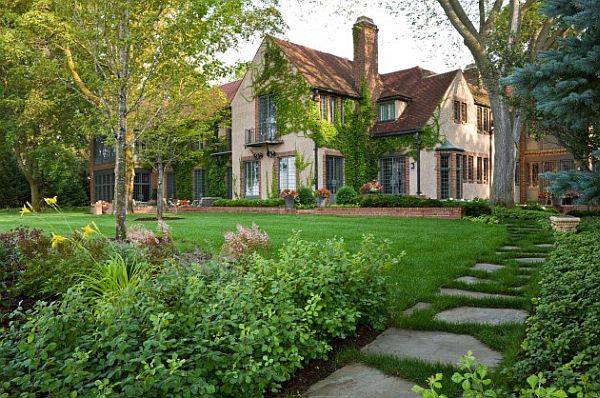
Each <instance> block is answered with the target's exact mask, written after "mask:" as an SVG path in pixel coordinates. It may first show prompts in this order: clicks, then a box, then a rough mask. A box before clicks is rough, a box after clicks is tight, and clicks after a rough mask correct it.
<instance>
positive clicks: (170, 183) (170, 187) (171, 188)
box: [167, 172, 177, 198]
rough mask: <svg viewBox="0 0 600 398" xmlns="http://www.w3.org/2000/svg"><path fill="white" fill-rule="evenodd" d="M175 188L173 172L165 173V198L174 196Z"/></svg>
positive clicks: (175, 195)
mask: <svg viewBox="0 0 600 398" xmlns="http://www.w3.org/2000/svg"><path fill="white" fill-rule="evenodd" d="M176 197H177V188H176V186H175V174H174V173H173V172H169V173H167V198H176Z"/></svg>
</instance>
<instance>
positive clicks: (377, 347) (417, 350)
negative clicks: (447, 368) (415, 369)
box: [362, 328, 502, 368]
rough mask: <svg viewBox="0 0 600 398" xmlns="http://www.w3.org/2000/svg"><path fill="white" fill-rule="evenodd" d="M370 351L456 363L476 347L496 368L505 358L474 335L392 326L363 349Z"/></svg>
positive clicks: (486, 362)
mask: <svg viewBox="0 0 600 398" xmlns="http://www.w3.org/2000/svg"><path fill="white" fill-rule="evenodd" d="M362 351H363V352H366V353H369V354H385V355H393V356H395V357H397V358H400V359H407V358H410V359H418V360H421V361H424V362H430V363H445V364H450V365H455V364H456V363H457V362H458V358H460V357H461V356H462V355H465V354H466V353H467V351H472V352H473V355H475V357H476V358H477V359H478V360H479V362H480V363H483V364H484V365H486V366H488V367H490V368H492V367H495V366H497V365H498V363H500V361H501V360H502V354H501V353H499V352H496V351H494V350H492V349H490V348H489V347H487V346H486V345H484V344H483V343H482V342H480V341H479V340H477V339H476V338H475V337H473V336H469V335H465V334H454V333H447V332H438V331H423V330H407V329H397V328H390V329H388V330H386V331H385V332H383V333H382V334H380V335H379V336H377V338H376V339H375V341H373V342H372V343H370V344H368V345H366V346H365V347H363V349H362Z"/></svg>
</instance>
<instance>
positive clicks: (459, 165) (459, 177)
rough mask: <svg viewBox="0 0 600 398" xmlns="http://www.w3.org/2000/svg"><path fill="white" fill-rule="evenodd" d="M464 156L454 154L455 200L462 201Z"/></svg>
mask: <svg viewBox="0 0 600 398" xmlns="http://www.w3.org/2000/svg"><path fill="white" fill-rule="evenodd" d="M463 158H464V156H463V155H461V154H456V165H455V170H454V172H455V175H456V181H455V182H456V198H455V199H462V197H463V180H462V175H463V174H462V164H463Z"/></svg>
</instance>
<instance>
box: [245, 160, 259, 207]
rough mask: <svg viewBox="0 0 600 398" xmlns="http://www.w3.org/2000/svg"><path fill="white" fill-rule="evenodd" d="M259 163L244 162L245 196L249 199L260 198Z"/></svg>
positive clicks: (252, 161)
mask: <svg viewBox="0 0 600 398" xmlns="http://www.w3.org/2000/svg"><path fill="white" fill-rule="evenodd" d="M258 172H259V169H258V161H257V160H251V161H248V162H244V196H245V197H247V198H258V196H259V195H260V193H259V191H258V189H259V185H258V178H259V176H258Z"/></svg>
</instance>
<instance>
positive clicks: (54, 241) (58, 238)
mask: <svg viewBox="0 0 600 398" xmlns="http://www.w3.org/2000/svg"><path fill="white" fill-rule="evenodd" d="M66 240H67V238H65V237H64V236H60V235H56V234H55V233H54V232H53V233H52V240H51V242H52V247H54V248H56V246H58V245H60V244H61V243H63V242H64V241H66Z"/></svg>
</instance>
